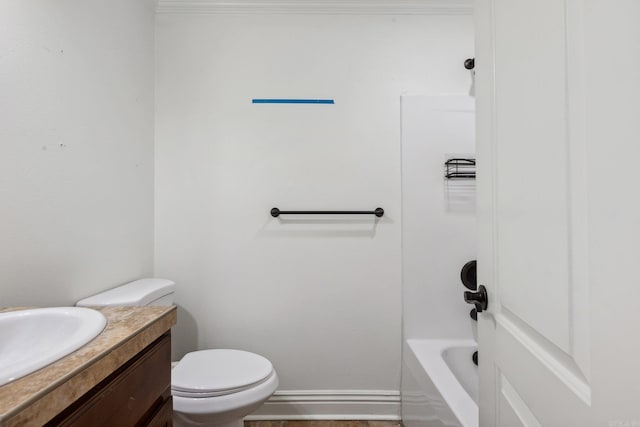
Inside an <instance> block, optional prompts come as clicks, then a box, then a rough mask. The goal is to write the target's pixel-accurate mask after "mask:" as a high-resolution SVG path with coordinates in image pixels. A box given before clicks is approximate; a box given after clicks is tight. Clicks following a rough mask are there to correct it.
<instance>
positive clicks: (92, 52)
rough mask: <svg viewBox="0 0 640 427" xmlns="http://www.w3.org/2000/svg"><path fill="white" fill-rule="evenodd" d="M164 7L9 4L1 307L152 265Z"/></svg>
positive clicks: (54, 298) (97, 285)
mask: <svg viewBox="0 0 640 427" xmlns="http://www.w3.org/2000/svg"><path fill="white" fill-rule="evenodd" d="M153 7H154V1H152V0H144V1H130V0H111V1H108V2H107V1H97V0H88V1H87V0H85V1H77V0H76V1H72V0H60V1H45V0H31V1H23V0H3V1H2V2H0V70H1V71H0V146H1V148H2V155H1V156H0V242H2V243H1V244H0V305H58V304H71V303H73V302H74V301H76V300H78V299H80V298H82V297H85V296H87V295H90V294H92V293H95V292H97V291H100V290H103V289H106V288H109V287H112V286H115V285H117V284H120V283H122V282H125V281H127V280H130V279H133V278H137V277H139V276H143V275H148V274H150V273H151V272H152V268H153V248H152V246H153V65H154V64H153V34H154V33H153V31H154V27H153V25H154V20H153V18H154V14H153Z"/></svg>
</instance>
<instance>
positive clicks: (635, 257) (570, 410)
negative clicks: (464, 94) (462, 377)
mask: <svg viewBox="0 0 640 427" xmlns="http://www.w3.org/2000/svg"><path fill="white" fill-rule="evenodd" d="M475 7H476V9H475V13H476V21H477V22H476V24H477V27H476V31H477V33H476V36H477V46H476V77H477V87H476V100H477V118H478V120H477V158H478V181H477V185H478V199H479V200H478V203H479V204H478V223H479V228H480V235H479V241H480V246H479V253H478V266H479V283H482V284H484V285H485V286H486V288H487V292H488V309H487V310H486V311H485V312H484V313H483V314H482V315H481V316H480V317H479V328H480V331H479V332H480V336H479V359H480V425H481V426H482V427H489V426H504V427H516V426H544V427H552V426H559V427H570V426H579V427H587V426H604V427H640V274H639V272H640V268H639V265H640V173H638V171H639V170H640V167H639V166H638V162H640V1H638V0H591V1H588V0H477V1H476V5H475Z"/></svg>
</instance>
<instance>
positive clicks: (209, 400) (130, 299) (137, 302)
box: [76, 279, 278, 427]
mask: <svg viewBox="0 0 640 427" xmlns="http://www.w3.org/2000/svg"><path fill="white" fill-rule="evenodd" d="M174 291H175V283H174V282H172V281H170V280H164V279H141V280H136V281H135V282H131V283H128V284H126V285H122V286H119V287H117V288H114V289H111V290H108V291H105V292H102V293H100V294H97V295H93V296H91V297H89V298H85V299H83V300H81V301H78V303H76V305H77V306H81V307H86V306H145V305H156V306H157V305H171V304H173V293H174ZM277 388H278V374H277V373H276V371H275V369H274V368H273V365H272V364H271V362H270V361H269V360H268V359H266V358H264V357H262V356H260V355H258V354H255V353H250V352H248V351H243V350H231V349H212V350H199V351H194V352H191V353H187V354H186V355H185V356H184V357H183V358H182V359H181V360H180V361H179V362H178V363H177V364H176V365H175V367H174V368H173V369H172V371H171V395H172V396H173V414H174V415H173V421H174V425H175V426H176V427H190V426H203V427H204V426H207V427H242V426H243V418H244V417H245V416H247V415H249V414H250V413H251V412H253V411H255V410H256V409H258V408H259V407H260V406H261V405H262V404H263V403H264V402H265V401H266V400H267V399H268V398H269V397H270V396H271V395H272V394H273V393H274V392H275V391H276V389H277Z"/></svg>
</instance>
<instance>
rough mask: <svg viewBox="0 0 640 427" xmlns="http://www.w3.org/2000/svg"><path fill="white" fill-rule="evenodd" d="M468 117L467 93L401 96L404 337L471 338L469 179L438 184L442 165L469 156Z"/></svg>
mask: <svg viewBox="0 0 640 427" xmlns="http://www.w3.org/2000/svg"><path fill="white" fill-rule="evenodd" d="M460 67H462V66H460ZM469 82H470V80H469ZM474 120H475V108H474V99H473V98H472V97H469V96H405V97H403V98H402V278H403V301H404V302H403V321H404V338H405V339H410V338H422V339H437V338H471V336H472V332H471V320H470V317H469V311H470V310H471V308H472V306H471V305H469V304H466V303H465V302H464V300H463V292H464V291H465V290H466V288H464V286H463V285H462V283H461V281H460V269H461V268H462V266H463V265H464V264H465V263H466V262H467V261H470V260H473V259H475V257H476V244H475V242H476V221H475V181H474V180H446V179H445V178H444V162H445V160H446V159H448V158H451V157H473V158H475V137H474V129H475V127H474Z"/></svg>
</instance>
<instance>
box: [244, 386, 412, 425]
mask: <svg viewBox="0 0 640 427" xmlns="http://www.w3.org/2000/svg"><path fill="white" fill-rule="evenodd" d="M399 419H400V392H399V391H397V390H282V391H276V392H275V393H274V395H273V396H271V398H270V399H269V400H268V401H267V402H265V404H264V405H262V407H260V409H258V410H257V411H255V412H254V413H252V414H251V415H249V416H248V417H246V418H245V420H249V421H251V420H399Z"/></svg>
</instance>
